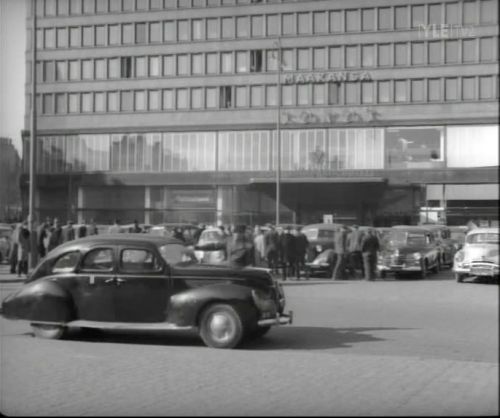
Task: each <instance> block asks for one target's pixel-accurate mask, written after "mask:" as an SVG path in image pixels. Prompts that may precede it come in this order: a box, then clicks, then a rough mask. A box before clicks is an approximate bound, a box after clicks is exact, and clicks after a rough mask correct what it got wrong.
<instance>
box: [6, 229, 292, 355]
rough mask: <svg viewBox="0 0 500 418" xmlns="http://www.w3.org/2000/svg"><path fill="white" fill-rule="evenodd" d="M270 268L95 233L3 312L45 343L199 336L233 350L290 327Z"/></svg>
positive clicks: (56, 259)
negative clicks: (74, 337)
mask: <svg viewBox="0 0 500 418" xmlns="http://www.w3.org/2000/svg"><path fill="white" fill-rule="evenodd" d="M284 307H285V297H284V293H283V289H282V287H281V285H279V284H278V283H277V282H275V281H274V280H273V278H272V277H271V275H270V274H269V272H268V271H267V270H264V269H255V268H250V267H243V268H241V267H233V266H230V265H221V264H218V265H208V264H200V263H198V262H197V261H196V258H195V257H194V255H193V253H192V251H191V250H189V249H188V248H187V247H186V246H185V245H184V244H183V243H181V242H180V241H178V240H175V239H173V238H166V237H161V236H153V235H147V234H115V235H96V236H90V237H86V238H81V239H78V240H74V241H69V242H67V243H65V244H63V245H61V246H59V247H57V248H55V249H54V250H52V251H51V252H50V253H49V254H48V255H47V256H46V257H45V258H44V259H42V260H41V261H40V263H39V264H38V266H37V267H36V268H35V270H34V271H33V273H32V274H31V275H30V277H29V278H28V279H27V280H26V282H25V284H24V285H23V287H22V288H21V289H20V290H18V291H17V292H15V293H13V294H11V295H10V296H7V298H5V300H4V301H3V303H2V314H3V316H4V317H6V318H9V319H20V320H27V321H29V322H30V323H31V326H32V329H33V332H34V334H35V335H36V336H38V337H42V338H54V339H55V338H62V337H63V336H64V335H65V333H66V332H67V330H68V329H69V328H71V327H78V328H81V329H86V328H99V329H115V330H116V329H121V330H181V329H182V330H186V329H193V330H196V331H197V332H198V333H199V335H200V337H201V339H202V340H203V342H204V343H205V344H206V345H207V346H209V347H215V348H234V347H236V346H238V345H239V344H240V343H241V342H242V341H243V340H248V339H251V338H256V337H259V336H262V335H264V334H265V333H266V332H267V331H268V330H269V329H270V328H271V326H273V325H281V324H289V323H291V322H292V312H291V311H290V312H289V313H288V314H285V313H284Z"/></svg>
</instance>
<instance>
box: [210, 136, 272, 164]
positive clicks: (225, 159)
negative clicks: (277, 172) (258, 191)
mask: <svg viewBox="0 0 500 418" xmlns="http://www.w3.org/2000/svg"><path fill="white" fill-rule="evenodd" d="M218 160H219V167H218V170H220V171H256V170H270V163H271V138H270V131H253V132H221V133H220V134H219V158H218Z"/></svg>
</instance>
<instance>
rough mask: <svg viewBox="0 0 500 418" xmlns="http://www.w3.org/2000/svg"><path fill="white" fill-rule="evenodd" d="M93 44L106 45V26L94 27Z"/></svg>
mask: <svg viewBox="0 0 500 418" xmlns="http://www.w3.org/2000/svg"><path fill="white" fill-rule="evenodd" d="M95 44H96V45H98V46H103V45H106V26H104V25H97V26H96V27H95Z"/></svg>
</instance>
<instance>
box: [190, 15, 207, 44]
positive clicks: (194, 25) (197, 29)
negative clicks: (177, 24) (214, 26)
mask: <svg viewBox="0 0 500 418" xmlns="http://www.w3.org/2000/svg"><path fill="white" fill-rule="evenodd" d="M191 37H192V39H193V40H201V39H205V34H204V31H203V20H201V19H193V20H192V21H191Z"/></svg>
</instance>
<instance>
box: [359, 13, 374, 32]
mask: <svg viewBox="0 0 500 418" xmlns="http://www.w3.org/2000/svg"><path fill="white" fill-rule="evenodd" d="M361 19H362V22H361V26H362V29H363V30H375V9H362V14H361Z"/></svg>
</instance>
